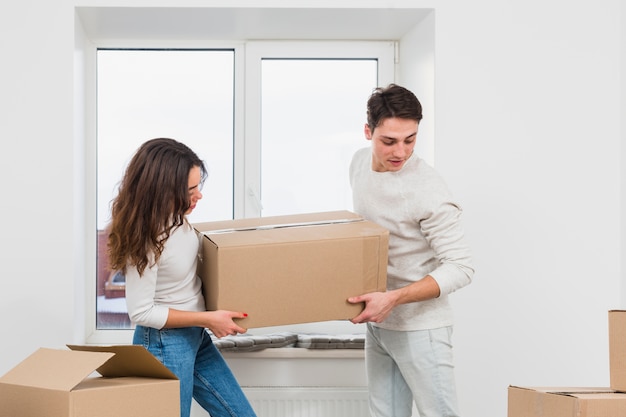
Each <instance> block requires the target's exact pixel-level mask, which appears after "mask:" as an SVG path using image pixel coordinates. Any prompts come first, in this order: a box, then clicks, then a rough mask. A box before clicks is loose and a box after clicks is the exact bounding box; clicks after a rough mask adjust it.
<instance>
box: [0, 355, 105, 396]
mask: <svg viewBox="0 0 626 417" xmlns="http://www.w3.org/2000/svg"><path fill="white" fill-rule="evenodd" d="M113 356H114V353H110V352H98V353H91V352H72V351H69V350H58V349H47V348H40V349H38V350H36V351H35V352H34V353H33V354H31V355H30V356H29V357H28V358H26V359H25V360H24V361H22V362H21V363H19V364H18V365H17V366H16V367H14V368H13V369H11V370H10V371H9V372H7V373H6V374H5V375H4V376H3V377H2V378H0V382H2V383H7V384H14V385H22V386H31V387H38V388H45V389H53V390H61V391H71V390H72V388H74V387H75V386H76V385H78V384H79V383H80V382H81V381H82V380H83V379H85V378H86V377H87V376H89V375H90V374H91V373H92V372H93V371H94V370H95V369H97V368H98V367H99V366H101V365H102V364H104V363H106V361H108V360H109V359H110V358H112V357H113Z"/></svg>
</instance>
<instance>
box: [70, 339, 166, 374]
mask: <svg viewBox="0 0 626 417" xmlns="http://www.w3.org/2000/svg"><path fill="white" fill-rule="evenodd" d="M67 347H68V348H70V349H71V350H73V351H84V352H109V353H111V354H115V356H113V357H112V358H110V359H109V360H107V361H106V362H105V363H103V364H102V365H101V366H98V368H97V369H96V371H98V373H99V374H100V375H102V376H106V377H109V378H116V377H122V376H139V377H146V378H161V379H176V375H174V374H173V373H172V371H170V370H169V369H167V367H166V366H165V365H163V364H162V363H161V362H159V360H158V359H157V358H155V357H154V356H153V355H152V354H151V353H150V352H148V351H147V350H146V348H144V347H143V346H138V345H113V346H96V345H88V346H85V345H67ZM92 369H93V368H92Z"/></svg>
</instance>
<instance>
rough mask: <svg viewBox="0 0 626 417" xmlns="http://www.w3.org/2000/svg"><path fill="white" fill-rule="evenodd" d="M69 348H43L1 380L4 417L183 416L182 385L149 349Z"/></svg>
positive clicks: (1, 416)
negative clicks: (180, 387)
mask: <svg viewBox="0 0 626 417" xmlns="http://www.w3.org/2000/svg"><path fill="white" fill-rule="evenodd" d="M69 347H70V349H71V350H61V349H48V348H40V349H38V350H37V351H35V352H34V353H33V354H31V355H30V356H29V357H27V358H26V359H24V360H23V361H22V362H21V363H19V364H18V365H17V366H15V367H14V368H13V369H11V370H10V371H9V372H7V373H6V374H5V375H4V376H2V377H1V378H0V417H87V416H89V417H111V416H115V417H178V416H180V401H179V396H180V393H179V381H178V379H177V378H176V376H175V375H174V374H173V373H172V372H170V371H169V370H168V369H167V368H166V367H165V366H163V364H161V362H159V361H158V360H157V359H156V358H155V357H154V356H152V355H151V354H150V353H149V352H148V351H147V350H146V349H145V348H144V347H142V346H69ZM94 371H97V373H98V374H99V375H98V374H96V373H95V372H94Z"/></svg>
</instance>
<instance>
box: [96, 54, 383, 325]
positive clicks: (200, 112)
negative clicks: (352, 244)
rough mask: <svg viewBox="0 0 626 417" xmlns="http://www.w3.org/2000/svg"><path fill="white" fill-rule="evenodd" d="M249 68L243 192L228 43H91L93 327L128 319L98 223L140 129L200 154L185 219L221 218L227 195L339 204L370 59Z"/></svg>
mask: <svg viewBox="0 0 626 417" xmlns="http://www.w3.org/2000/svg"><path fill="white" fill-rule="evenodd" d="M260 68H261V71H262V74H261V86H260V89H261V100H260V102H259V103H258V108H257V109H256V111H257V112H258V114H261V115H262V116H261V124H260V126H261V127H260V133H258V134H257V137H260V143H259V144H258V145H257V146H256V147H257V148H258V149H259V151H258V156H257V157H258V159H259V160H258V161H256V163H255V164H254V166H256V167H257V169H258V167H260V170H259V172H258V174H257V175H256V176H257V177H258V178H257V181H258V182H259V187H258V188H259V189H260V192H259V193H258V195H257V194H254V195H250V193H248V192H244V191H243V190H239V189H238V187H239V188H241V187H246V184H244V185H243V186H240V185H237V184H238V182H237V181H235V172H237V170H238V169H239V168H240V167H237V166H235V164H236V162H235V161H248V160H249V159H247V158H249V156H248V157H247V158H243V157H240V155H237V154H236V153H237V152H244V150H243V149H240V148H245V146H243V147H238V146H235V130H234V129H235V128H234V126H237V123H236V119H237V118H244V119H245V118H246V115H245V114H243V113H242V112H241V113H242V114H240V113H239V112H237V110H236V109H237V108H238V106H237V105H236V103H235V97H236V95H235V92H236V91H237V89H238V88H240V86H238V85H237V81H236V78H235V73H236V68H235V54H234V51H233V50H208V49H206V50H171V49H168V50H120V49H110V50H109V49H101V50H98V55H97V126H98V127H97V144H98V145H97V188H98V190H97V228H98V257H97V265H98V267H97V295H96V309H97V314H96V317H97V319H96V321H97V323H96V327H97V329H126V328H130V327H132V326H131V323H130V321H129V319H128V315H127V313H126V304H125V299H124V277H123V275H122V274H120V273H118V272H116V271H110V270H109V268H108V266H107V259H106V231H105V229H106V227H107V224H108V222H109V220H110V203H111V200H112V199H113V198H114V196H115V195H116V190H117V185H118V182H119V181H120V179H121V177H122V175H123V172H124V169H125V167H126V164H127V163H128V161H129V160H130V158H131V157H132V155H133V153H134V151H135V150H136V149H137V148H138V146H139V145H140V144H141V143H143V142H144V141H145V140H147V139H151V138H155V137H171V138H175V139H177V140H180V141H182V142H184V143H186V144H187V145H188V146H190V147H191V148H192V149H193V150H194V151H196V153H197V154H198V155H199V156H200V158H202V159H203V160H204V161H206V163H207V166H208V168H209V178H208V179H207V181H206V183H205V185H204V188H203V191H202V192H203V195H204V198H203V199H202V201H201V202H200V203H199V205H198V208H197V209H196V210H194V212H193V213H192V215H190V217H189V220H190V221H191V222H192V223H193V222H200V221H213V220H225V219H232V218H233V217H234V213H235V209H234V208H235V207H236V205H237V204H239V202H238V201H237V198H253V199H254V200H255V201H254V203H255V204H258V205H259V208H260V210H259V211H260V213H261V215H263V216H271V215H281V214H294V213H304V212H315V211H326V210H344V209H345V210H350V209H351V206H352V203H351V193H350V186H349V182H348V165H349V163H350V159H351V156H352V153H353V152H354V151H355V150H356V149H358V148H361V147H364V146H367V143H366V141H365V139H364V136H363V125H364V123H365V120H366V115H365V102H366V100H367V97H368V96H369V94H370V93H371V91H372V89H373V88H374V87H376V83H377V81H376V80H377V61H376V60H375V59H345V60H343V59H267V60H265V59H264V60H263V62H262V65H261V67H260ZM240 107H242V106H240ZM246 108H248V109H249V108H250V107H246ZM261 109H262V111H261ZM248 111H250V110H248ZM244 123H245V122H244ZM245 126H246V129H249V126H248V125H245ZM246 131H247V130H246ZM244 143H245V144H247V142H246V140H244ZM245 169H249V167H243V169H241V171H244V170H245ZM246 191H247V190H246ZM238 196H242V197H238Z"/></svg>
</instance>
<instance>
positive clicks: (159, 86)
mask: <svg viewBox="0 0 626 417" xmlns="http://www.w3.org/2000/svg"><path fill="white" fill-rule="evenodd" d="M233 106H234V52H233V51H232V50H145V49H142V50H120V49H100V50H98V51H97V142H98V145H97V228H98V271H97V314H96V317H97V319H96V321H97V323H96V327H97V328H98V329H106V328H116V329H119V328H127V327H130V322H129V320H128V315H127V314H126V304H125V300H124V277H123V276H121V275H120V274H119V273H116V272H115V271H109V270H108V268H107V259H106V233H105V231H104V230H105V228H106V226H107V224H108V222H109V221H110V203H111V200H112V199H113V198H114V196H115V195H116V190H117V185H118V183H119V181H120V180H121V178H122V175H123V173H124V169H125V168H126V165H127V164H128V162H129V160H130V158H131V157H132V154H133V152H134V151H135V150H136V149H137V148H138V147H139V145H140V144H141V143H143V142H144V141H146V140H148V139H152V138H155V137H170V138H174V139H177V140H179V141H181V142H184V143H185V144H187V145H188V146H189V147H191V148H192V149H193V150H194V151H196V153H197V154H198V156H199V157H200V158H201V159H203V160H204V161H205V162H206V164H207V166H208V169H209V178H208V179H207V181H206V183H205V185H204V188H203V194H204V195H206V196H210V198H205V199H204V200H203V201H202V202H201V204H199V205H198V208H197V209H196V210H194V212H193V213H192V214H191V215H190V216H189V217H190V220H191V221H192V222H199V221H210V220H222V219H231V218H232V217H233V149H234V147H233V121H234V114H233Z"/></svg>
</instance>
